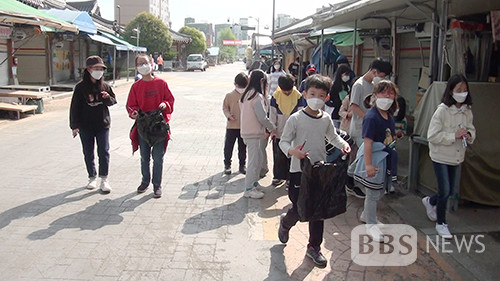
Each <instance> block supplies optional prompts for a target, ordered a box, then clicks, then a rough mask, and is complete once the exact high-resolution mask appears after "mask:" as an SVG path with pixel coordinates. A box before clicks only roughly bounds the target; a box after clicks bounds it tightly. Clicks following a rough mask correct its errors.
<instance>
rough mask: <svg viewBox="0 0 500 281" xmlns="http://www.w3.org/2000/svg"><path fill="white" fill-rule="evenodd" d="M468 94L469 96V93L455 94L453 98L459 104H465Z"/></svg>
mask: <svg viewBox="0 0 500 281" xmlns="http://www.w3.org/2000/svg"><path fill="white" fill-rule="evenodd" d="M468 94H469V92H461V93H453V98H454V99H455V100H456V101H457V102H458V103H463V102H464V101H465V99H466V98H467V95H468Z"/></svg>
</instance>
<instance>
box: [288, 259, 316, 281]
mask: <svg viewBox="0 0 500 281" xmlns="http://www.w3.org/2000/svg"><path fill="white" fill-rule="evenodd" d="M314 267H315V265H314V263H313V262H312V261H311V259H310V258H308V257H307V256H305V255H304V259H303V260H302V263H301V264H300V265H299V267H297V268H296V269H295V270H294V271H293V272H292V274H291V275H290V280H304V279H305V278H306V277H307V275H309V273H311V271H312V270H313V268H314Z"/></svg>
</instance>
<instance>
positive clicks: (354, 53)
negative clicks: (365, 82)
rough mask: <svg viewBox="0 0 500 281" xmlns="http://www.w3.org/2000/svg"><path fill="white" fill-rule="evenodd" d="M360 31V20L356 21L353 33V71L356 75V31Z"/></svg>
mask: <svg viewBox="0 0 500 281" xmlns="http://www.w3.org/2000/svg"><path fill="white" fill-rule="evenodd" d="M357 29H358V20H355V21H354V31H353V32H352V37H353V39H352V42H353V43H352V71H354V74H356V38H357V35H356V32H357V31H356V30H357Z"/></svg>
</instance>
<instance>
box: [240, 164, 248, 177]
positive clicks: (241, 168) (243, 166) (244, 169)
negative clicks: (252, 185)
mask: <svg viewBox="0 0 500 281" xmlns="http://www.w3.org/2000/svg"><path fill="white" fill-rule="evenodd" d="M240 173H242V174H243V175H245V174H246V173H247V169H246V168H245V165H242V166H240Z"/></svg>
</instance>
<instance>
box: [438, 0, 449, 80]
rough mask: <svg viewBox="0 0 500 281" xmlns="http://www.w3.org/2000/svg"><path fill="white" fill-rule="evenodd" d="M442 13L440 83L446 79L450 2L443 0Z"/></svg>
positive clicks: (439, 51)
mask: <svg viewBox="0 0 500 281" xmlns="http://www.w3.org/2000/svg"><path fill="white" fill-rule="evenodd" d="M442 9H443V10H442V13H441V28H442V29H441V32H440V33H439V34H440V36H439V41H441V46H440V47H439V49H438V53H439V54H441V57H440V60H439V79H438V80H439V81H443V78H444V64H445V56H446V55H447V54H446V53H445V52H444V47H445V46H446V33H447V32H448V24H447V23H448V0H443V7H442Z"/></svg>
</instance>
